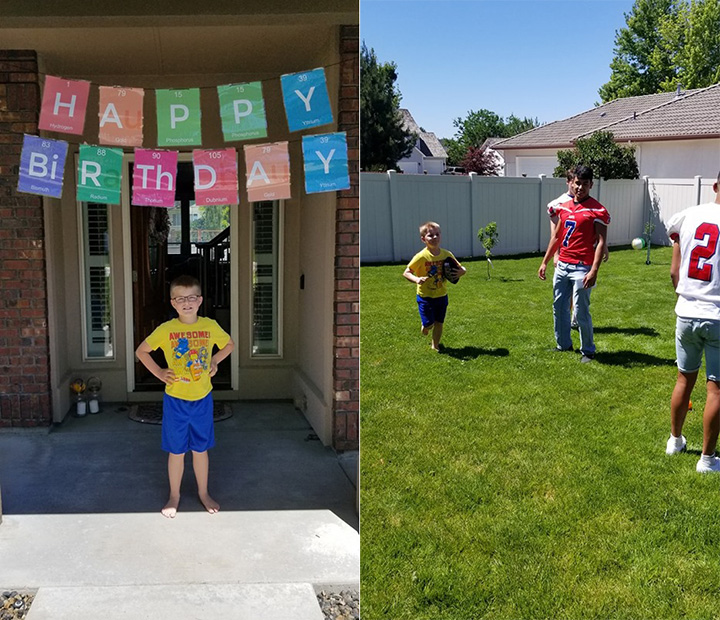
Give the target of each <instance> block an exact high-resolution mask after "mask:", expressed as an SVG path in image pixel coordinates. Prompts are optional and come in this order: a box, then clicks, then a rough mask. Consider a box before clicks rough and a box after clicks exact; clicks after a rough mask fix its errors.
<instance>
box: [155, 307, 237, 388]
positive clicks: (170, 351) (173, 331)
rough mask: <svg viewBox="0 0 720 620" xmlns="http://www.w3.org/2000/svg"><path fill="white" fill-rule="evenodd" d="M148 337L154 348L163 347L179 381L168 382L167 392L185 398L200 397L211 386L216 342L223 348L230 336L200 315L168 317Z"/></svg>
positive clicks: (215, 323) (213, 322) (169, 365)
mask: <svg viewBox="0 0 720 620" xmlns="http://www.w3.org/2000/svg"><path fill="white" fill-rule="evenodd" d="M145 340H146V342H147V343H148V345H150V347H151V348H152V349H153V351H154V350H155V349H157V348H160V349H162V351H163V353H164V354H165V360H166V361H167V365H168V368H170V369H171V370H172V371H173V372H174V373H175V377H176V381H175V383H173V384H172V385H166V386H165V393H166V394H168V395H170V396H174V397H175V398H182V399H183V400H200V399H201V398H205V397H206V396H207V395H208V394H209V393H210V391H211V390H212V383H211V382H210V358H211V357H212V351H213V345H217V347H218V349H222V348H223V347H224V346H225V345H226V344H227V343H228V342H229V341H230V336H229V335H228V334H227V332H225V330H224V329H223V328H222V327H220V326H219V325H218V324H217V322H216V321H213V320H212V319H208V318H207V317H204V316H199V317H198V320H197V321H196V322H195V323H192V324H188V323H182V322H180V321H179V320H178V319H172V320H170V321H166V322H165V323H163V324H162V325H159V326H158V327H157V328H156V329H155V331H154V332H153V333H152V334H150V335H149V336H148V337H147V338H146V339H145Z"/></svg>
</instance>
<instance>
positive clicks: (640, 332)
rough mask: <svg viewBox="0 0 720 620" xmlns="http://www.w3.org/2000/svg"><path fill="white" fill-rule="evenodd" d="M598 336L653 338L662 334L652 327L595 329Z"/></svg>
mask: <svg viewBox="0 0 720 620" xmlns="http://www.w3.org/2000/svg"><path fill="white" fill-rule="evenodd" d="M593 331H594V332H595V333H596V334H627V335H628V336H651V337H653V338H655V337H657V336H659V335H660V333H659V332H658V331H657V330H656V329H654V328H652V327H593Z"/></svg>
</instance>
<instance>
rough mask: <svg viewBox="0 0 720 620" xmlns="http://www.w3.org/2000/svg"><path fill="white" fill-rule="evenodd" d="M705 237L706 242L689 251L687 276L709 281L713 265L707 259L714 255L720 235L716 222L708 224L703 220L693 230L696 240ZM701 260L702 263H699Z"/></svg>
mask: <svg viewBox="0 0 720 620" xmlns="http://www.w3.org/2000/svg"><path fill="white" fill-rule="evenodd" d="M706 237H707V243H705V244H703V245H696V246H695V247H694V248H693V250H692V252H690V264H689V265H688V277H690V278H693V279H694V280H703V281H705V282H710V280H711V279H712V270H713V266H712V263H710V262H709V260H710V259H711V258H712V257H713V256H715V252H716V251H717V246H718V237H720V230H719V229H718V225H717V224H708V223H707V222H703V223H702V224H700V226H698V227H697V229H696V230H695V239H697V240H698V241H705V238H706ZM701 261H702V265H701Z"/></svg>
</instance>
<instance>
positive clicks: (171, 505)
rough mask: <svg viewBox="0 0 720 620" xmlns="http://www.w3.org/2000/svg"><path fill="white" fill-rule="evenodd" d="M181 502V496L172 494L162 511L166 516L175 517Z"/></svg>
mask: <svg viewBox="0 0 720 620" xmlns="http://www.w3.org/2000/svg"><path fill="white" fill-rule="evenodd" d="M179 503H180V496H179V495H178V496H177V497H173V496H172V495H171V496H170V499H169V500H168V503H167V504H165V507H164V508H163V509H162V510H161V511H160V512H162V513H163V516H164V517H167V518H168V519H174V518H175V515H176V514H177V508H178V504H179Z"/></svg>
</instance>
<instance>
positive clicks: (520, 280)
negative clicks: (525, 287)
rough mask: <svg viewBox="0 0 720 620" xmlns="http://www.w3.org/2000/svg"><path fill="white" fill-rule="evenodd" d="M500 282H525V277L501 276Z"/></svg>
mask: <svg viewBox="0 0 720 620" xmlns="http://www.w3.org/2000/svg"><path fill="white" fill-rule="evenodd" d="M499 280H500V282H525V278H505V277H501V278H499Z"/></svg>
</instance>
